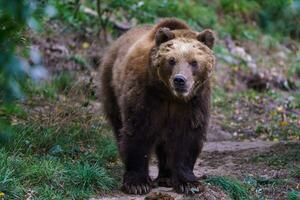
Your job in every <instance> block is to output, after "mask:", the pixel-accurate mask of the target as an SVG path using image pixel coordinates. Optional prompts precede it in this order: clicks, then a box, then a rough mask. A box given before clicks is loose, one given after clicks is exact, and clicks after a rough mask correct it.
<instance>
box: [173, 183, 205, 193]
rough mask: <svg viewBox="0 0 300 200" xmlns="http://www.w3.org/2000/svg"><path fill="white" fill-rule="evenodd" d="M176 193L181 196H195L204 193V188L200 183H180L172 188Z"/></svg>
mask: <svg viewBox="0 0 300 200" xmlns="http://www.w3.org/2000/svg"><path fill="white" fill-rule="evenodd" d="M174 189H175V190H176V192H178V193H183V194H189V195H190V194H196V193H201V192H204V191H205V186H204V185H202V184H201V183H200V182H188V183H182V184H179V185H177V186H175V187H174Z"/></svg>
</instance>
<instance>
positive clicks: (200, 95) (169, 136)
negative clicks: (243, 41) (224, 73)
mask: <svg viewBox="0 0 300 200" xmlns="http://www.w3.org/2000/svg"><path fill="white" fill-rule="evenodd" d="M214 40H215V39H214V33H213V32H212V31H211V30H204V31H202V32H196V31H193V30H191V29H190V27H189V26H188V25H187V24H186V23H184V22H182V21H181V20H178V19H174V18H171V19H163V20H161V21H160V22H159V23H157V24H156V25H154V26H142V27H137V28H133V29H131V30H129V31H128V32H127V33H125V34H124V35H122V36H121V37H120V38H119V39H117V40H116V41H115V42H114V43H113V44H112V46H111V47H110V49H109V50H108V52H107V53H106V55H105V56H104V58H103V62H102V66H101V72H100V73H101V91H102V96H101V98H102V99H103V105H104V111H105V114H106V116H107V118H108V120H109V122H110V123H111V125H112V127H113V131H114V134H115V137H116V139H117V143H118V149H119V153H120V156H121V159H122V161H123V163H124V165H125V173H124V177H123V186H122V188H123V190H124V191H125V192H127V193H130V194H144V193H148V192H149V191H150V189H151V186H152V185H153V184H151V183H152V182H151V179H150V177H149V174H148V162H149V157H150V153H151V151H152V149H154V150H155V153H156V156H157V159H158V167H159V175H158V177H157V179H156V181H155V182H156V183H158V184H159V185H161V186H172V187H173V188H174V189H175V191H177V192H180V193H187V194H190V193H195V192H201V191H203V188H204V187H203V186H202V185H201V184H200V182H198V179H197V177H196V176H195V175H194V173H193V168H194V164H195V161H196V159H197V157H198V155H199V153H200V152H201V149H202V146H203V142H204V141H205V139H206V132H207V131H206V130H207V127H208V122H209V113H210V96H211V86H210V75H211V73H212V70H213V67H214V65H215V57H214V55H213V52H212V50H211V49H212V47H213V44H214Z"/></svg>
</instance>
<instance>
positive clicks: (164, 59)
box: [151, 28, 215, 100]
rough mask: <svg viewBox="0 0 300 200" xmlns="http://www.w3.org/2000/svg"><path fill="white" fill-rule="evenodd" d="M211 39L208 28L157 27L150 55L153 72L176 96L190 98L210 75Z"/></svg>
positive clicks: (212, 36)
mask: <svg viewBox="0 0 300 200" xmlns="http://www.w3.org/2000/svg"><path fill="white" fill-rule="evenodd" d="M214 40H215V37H214V33H213V32H212V31H211V30H204V31H202V32H200V33H199V32H194V31H191V30H170V29H169V28H159V29H158V30H157V31H156V34H155V47H154V49H153V51H152V56H151V62H152V66H153V73H154V75H155V76H156V77H157V78H158V79H159V80H160V81H162V82H163V83H164V84H165V85H166V86H167V88H168V89H169V91H170V92H171V93H172V94H173V95H174V96H175V97H177V98H180V99H184V100H188V99H190V98H191V97H192V96H194V95H195V94H196V92H197V91H198V90H199V88H201V86H202V85H204V83H205V82H206V81H208V79H209V78H210V75H211V74H212V70H213V67H214V65H215V57H214V55H213V52H212V50H211V49H212V47H213V44H214Z"/></svg>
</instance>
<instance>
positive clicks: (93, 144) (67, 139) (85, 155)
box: [0, 125, 117, 199]
mask: <svg viewBox="0 0 300 200" xmlns="http://www.w3.org/2000/svg"><path fill="white" fill-rule="evenodd" d="M106 128H107V127H104V128H103V127H96V128H92V129H90V130H88V131H85V130H77V129H75V127H65V128H63V129H62V130H59V131H58V132H55V129H52V128H45V127H40V126H39V125H18V126H16V127H14V130H15V132H14V134H13V136H12V137H11V139H10V141H9V142H8V143H6V144H4V146H2V148H1V149H0V192H3V193H5V197H6V199H15V198H22V197H24V195H25V193H27V192H28V190H29V189H30V190H32V191H33V193H32V194H33V196H34V197H36V198H37V199H66V198H67V199H83V198H87V197H90V196H91V195H95V194H96V193H98V192H101V191H108V190H110V189H112V188H113V187H115V186H116V178H114V177H115V176H113V175H112V173H111V172H110V169H109V168H111V166H110V167H109V166H108V165H109V163H112V164H114V163H116V161H117V150H116V147H115V145H114V140H113V139H112V138H111V137H110V136H104V135H102V134H103V133H104V132H105V131H109V130H106ZM103 129H105V130H103ZM76 130H77V131H76ZM57 146H60V151H57V152H55V151H54V150H55V148H54V150H53V147H56V148H57ZM108 152H109V153H108Z"/></svg>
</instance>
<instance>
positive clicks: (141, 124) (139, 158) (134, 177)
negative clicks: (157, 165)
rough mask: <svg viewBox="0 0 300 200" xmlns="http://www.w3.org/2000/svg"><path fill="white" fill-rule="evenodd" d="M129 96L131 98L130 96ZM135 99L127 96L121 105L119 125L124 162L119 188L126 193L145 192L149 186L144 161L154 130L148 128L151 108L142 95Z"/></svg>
mask: <svg viewBox="0 0 300 200" xmlns="http://www.w3.org/2000/svg"><path fill="white" fill-rule="evenodd" d="M130 94H131V93H127V95H130ZM129 99H131V100H132V99H133V97H131V98H129ZM135 100H136V101H135V102H130V101H129V100H128V96H127V98H125V99H124V101H123V105H122V114H123V115H122V126H123V127H122V129H121V135H122V136H121V139H120V144H119V145H120V153H121V157H122V159H123V162H124V165H125V173H124V178H123V186H122V189H123V191H124V192H126V193H129V194H145V193H148V192H150V190H151V180H150V177H149V174H148V161H149V156H150V150H151V148H152V146H153V143H154V134H153V133H152V132H153V129H152V128H151V118H150V112H151V110H150V109H149V107H148V106H147V105H146V102H145V101H144V98H143V96H141V95H139V96H138V97H135Z"/></svg>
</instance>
